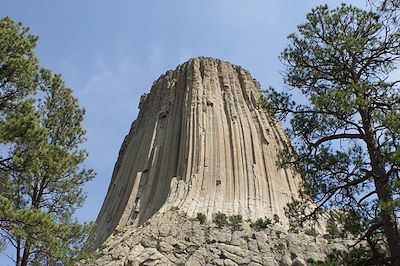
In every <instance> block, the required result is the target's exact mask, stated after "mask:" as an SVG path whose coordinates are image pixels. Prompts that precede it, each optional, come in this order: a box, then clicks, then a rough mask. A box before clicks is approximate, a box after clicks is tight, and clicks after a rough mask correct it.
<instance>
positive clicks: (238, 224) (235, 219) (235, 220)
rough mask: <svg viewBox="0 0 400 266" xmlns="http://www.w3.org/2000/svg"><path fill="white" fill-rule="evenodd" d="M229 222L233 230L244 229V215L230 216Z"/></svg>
mask: <svg viewBox="0 0 400 266" xmlns="http://www.w3.org/2000/svg"><path fill="white" fill-rule="evenodd" d="M229 222H230V224H231V226H232V229H233V231H238V230H242V224H243V217H242V215H240V214H237V215H232V216H229Z"/></svg>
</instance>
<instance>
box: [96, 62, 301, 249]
mask: <svg viewBox="0 0 400 266" xmlns="http://www.w3.org/2000/svg"><path fill="white" fill-rule="evenodd" d="M260 96H261V89H260V85H259V84H258V83H257V81H255V80H254V79H253V78H252V77H251V76H250V74H249V73H248V72H247V71H246V70H244V69H242V68H241V67H238V66H234V65H232V64H230V63H227V62H224V61H220V60H216V59H212V58H196V59H191V60H189V61H188V62H186V63H184V64H182V65H180V66H178V67H177V68H176V70H174V71H168V72H166V73H165V74H164V75H162V76H161V77H160V78H159V79H158V80H157V81H156V82H154V84H153V86H152V88H151V92H150V93H149V94H146V95H144V96H142V99H141V102H140V105H139V108H140V113H139V115H138V117H137V119H136V121H135V122H134V123H133V124H132V127H131V130H130V132H129V134H128V135H127V136H126V138H125V140H124V143H123V145H122V148H121V151H120V154H119V157H118V161H117V163H116V165H115V169H114V173H113V176H112V180H111V182H110V186H109V189H108V192H107V196H106V198H105V201H104V203H103V206H102V209H101V211H100V214H99V216H98V218H97V228H96V234H95V235H96V240H95V243H96V245H99V244H101V243H102V242H103V241H104V240H105V239H106V238H107V237H108V236H109V235H110V234H111V233H112V232H113V231H114V230H117V231H118V230H121V229H122V228H123V227H125V226H127V225H133V226H134V225H141V224H143V223H144V222H145V221H147V220H148V219H149V218H151V217H152V216H153V215H154V214H155V213H157V212H158V213H163V212H166V211H168V210H170V209H171V208H173V209H175V210H176V209H179V211H181V212H185V213H187V215H188V216H189V217H190V216H195V215H196V214H197V213H198V212H201V213H204V214H206V216H207V217H208V218H209V219H210V218H211V217H212V214H213V213H217V212H219V211H220V212H223V213H226V214H227V215H232V214H241V215H242V216H243V218H244V219H256V218H259V217H265V216H267V217H268V216H269V217H272V215H273V214H278V215H279V216H280V217H281V220H283V222H285V219H284V211H283V208H284V206H285V205H286V203H287V202H288V201H289V200H290V198H291V197H292V196H294V197H295V196H296V193H297V189H298V185H299V182H300V179H299V177H298V176H297V175H296V174H294V173H293V172H291V171H290V170H287V169H281V168H279V167H277V165H276V161H277V155H278V152H279V151H280V150H281V149H282V148H284V147H285V146H286V145H288V139H287V137H286V135H285V132H284V131H283V130H282V128H281V127H280V125H279V124H276V123H275V122H274V121H273V119H272V118H271V117H269V116H268V114H267V113H266V111H265V110H263V109H260V108H258V102H259V99H260Z"/></svg>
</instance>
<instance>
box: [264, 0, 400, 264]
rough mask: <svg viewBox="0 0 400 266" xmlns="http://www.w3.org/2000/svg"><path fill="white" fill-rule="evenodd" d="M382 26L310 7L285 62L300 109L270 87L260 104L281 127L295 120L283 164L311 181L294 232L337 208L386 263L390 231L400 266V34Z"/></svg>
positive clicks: (365, 17)
mask: <svg viewBox="0 0 400 266" xmlns="http://www.w3.org/2000/svg"><path fill="white" fill-rule="evenodd" d="M387 2H390V1H387ZM395 12H397V11H396V10H395ZM397 13H398V12H397ZM385 18H386V17H385V16H382V15H379V14H376V13H373V12H367V11H363V10H361V9H358V8H355V7H352V6H347V5H341V6H340V7H338V8H336V9H333V10H330V9H329V8H328V7H327V6H326V5H323V6H319V7H317V8H315V9H313V10H312V11H311V12H310V13H309V14H308V15H307V22H306V23H304V24H302V25H299V26H298V33H294V34H291V35H289V37H288V39H289V42H290V44H289V46H288V47H287V48H286V49H285V50H284V51H283V52H282V54H281V60H282V62H283V63H284V64H285V66H286V70H285V74H284V79H285V83H286V84H288V85H289V86H290V87H292V88H294V89H297V90H298V92H300V93H301V94H302V95H303V96H304V99H303V100H302V103H301V104H298V103H296V102H295V101H293V100H292V98H291V96H290V95H289V94H288V93H281V92H278V91H276V90H275V89H273V88H270V89H269V90H268V91H267V92H266V93H265V98H264V99H262V101H261V104H263V105H264V106H265V107H266V108H267V109H268V111H269V112H270V113H271V114H274V115H275V116H276V117H277V118H278V119H282V118H285V117H287V116H289V117H290V125H291V126H290V131H289V133H290V136H291V138H292V140H293V143H294V148H293V149H294V150H292V149H291V148H290V147H287V149H286V150H284V151H282V153H281V155H280V156H279V159H280V162H279V165H280V166H282V167H289V168H292V169H294V170H295V171H298V172H299V173H300V174H301V175H302V176H303V179H304V184H303V186H302V188H301V191H300V199H298V200H296V201H293V202H292V203H291V204H289V205H288V208H287V213H288V215H287V217H291V219H292V220H294V221H291V225H293V226H296V224H297V226H299V225H301V224H302V223H303V222H304V220H306V219H310V218H311V219H318V216H319V215H320V210H323V209H326V208H330V207H340V208H342V209H343V210H344V211H347V212H349V213H350V214H351V215H353V218H355V219H357V220H354V219H353V220H348V221H347V224H346V223H345V224H344V227H345V228H348V229H351V230H352V231H355V232H357V234H358V236H359V237H361V238H362V239H363V240H366V242H367V243H368V245H369V246H370V248H371V251H372V257H374V258H377V257H379V256H381V255H382V254H381V253H380V252H379V250H378V246H379V245H385V242H384V241H382V237H381V236H382V233H384V234H385V236H386V242H387V244H388V247H389V250H390V252H391V256H392V260H393V263H395V264H396V263H397V264H400V257H397V255H396V254H400V235H399V227H398V224H397V223H396V219H397V218H396V216H397V215H398V212H399V208H400V200H399V197H400V182H399V181H398V180H399V177H400V172H399V171H400V149H399V147H400V88H399V83H398V81H393V79H391V78H390V77H391V75H392V73H393V71H394V70H395V69H397V68H398V64H399V59H400V31H399V26H398V24H397V23H396V22H394V21H393V20H391V19H385Z"/></svg>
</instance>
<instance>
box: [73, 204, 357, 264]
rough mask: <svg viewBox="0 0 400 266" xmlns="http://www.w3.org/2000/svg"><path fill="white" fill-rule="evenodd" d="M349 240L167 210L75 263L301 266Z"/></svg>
mask: <svg viewBox="0 0 400 266" xmlns="http://www.w3.org/2000/svg"><path fill="white" fill-rule="evenodd" d="M351 244H353V242H352V241H351V240H343V239H331V240H327V239H324V238H323V237H321V236H310V235H307V234H305V233H304V232H299V233H291V232H288V231H287V230H286V229H285V227H283V226H282V225H281V224H279V223H275V224H271V225H270V226H268V227H267V228H266V229H261V230H255V229H254V228H251V227H250V226H249V223H248V222H244V223H243V226H242V228H241V229H239V230H236V231H235V230H233V228H232V226H229V225H225V226H223V227H222V228H219V227H218V226H217V225H216V224H215V223H213V222H211V221H206V222H205V223H204V224H201V223H200V222H199V221H198V220H196V219H194V218H189V217H188V216H187V215H186V214H185V213H181V212H180V211H179V210H170V211H168V212H165V213H163V214H156V215H154V216H153V217H152V218H151V219H150V220H148V221H147V222H146V223H145V224H143V225H142V226H140V227H133V226H127V227H125V228H124V229H123V230H122V231H120V232H117V233H116V234H115V235H113V236H110V237H109V238H108V239H107V241H106V242H105V243H104V244H103V245H102V246H101V248H100V249H99V250H98V255H99V257H98V258H97V259H96V260H95V261H93V262H91V263H89V262H86V263H83V264H81V265H109V266H133V265H190V266H200V265H226V266H231V265H232V266H233V265H253V266H256V265H267V266H276V265H284V266H305V265H307V264H308V263H307V262H310V261H323V260H324V259H325V258H326V256H327V254H330V253H332V252H336V251H344V250H347V248H348V246H349V245H351Z"/></svg>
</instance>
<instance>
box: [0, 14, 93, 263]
mask: <svg viewBox="0 0 400 266" xmlns="http://www.w3.org/2000/svg"><path fill="white" fill-rule="evenodd" d="M36 40H37V37H36V36H32V35H30V34H29V31H28V29H27V28H24V27H23V26H22V25H21V24H15V23H14V22H13V21H12V20H11V19H10V18H9V17H6V18H4V19H1V20H0V79H1V81H0V84H1V85H0V86H1V87H0V89H1V91H0V147H1V154H0V192H1V193H0V195H1V196H0V236H1V238H2V241H5V243H6V244H11V245H12V246H14V247H16V254H17V256H16V264H17V265H28V264H34V265H60V264H63V265H71V264H73V262H74V261H75V260H77V259H78V257H79V256H81V254H82V253H81V251H82V247H83V243H84V241H85V240H86V238H87V236H88V234H89V231H90V229H91V225H90V224H80V223H78V222H76V221H74V220H72V218H71V216H72V214H73V213H74V211H75V210H76V209H77V208H79V207H81V206H82V204H83V202H84V200H85V194H84V192H83V190H82V186H83V184H84V183H86V182H87V181H89V180H91V179H92V178H93V177H94V173H93V170H91V169H87V168H86V167H85V166H84V165H83V163H84V161H85V158H86V157H87V154H86V151H85V150H83V149H81V148H80V145H81V144H82V143H83V142H84V141H85V130H84V129H83V128H82V126H81V125H82V121H83V116H84V113H85V111H84V109H82V108H80V106H79V103H78V100H77V99H76V98H75V97H74V96H73V95H72V90H71V89H69V88H67V87H66V86H65V84H64V82H63V80H62V78H61V76H60V75H54V74H52V73H51V71H49V70H46V69H39V67H38V63H37V59H36V57H35V55H34V51H33V49H34V48H35V45H36Z"/></svg>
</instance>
